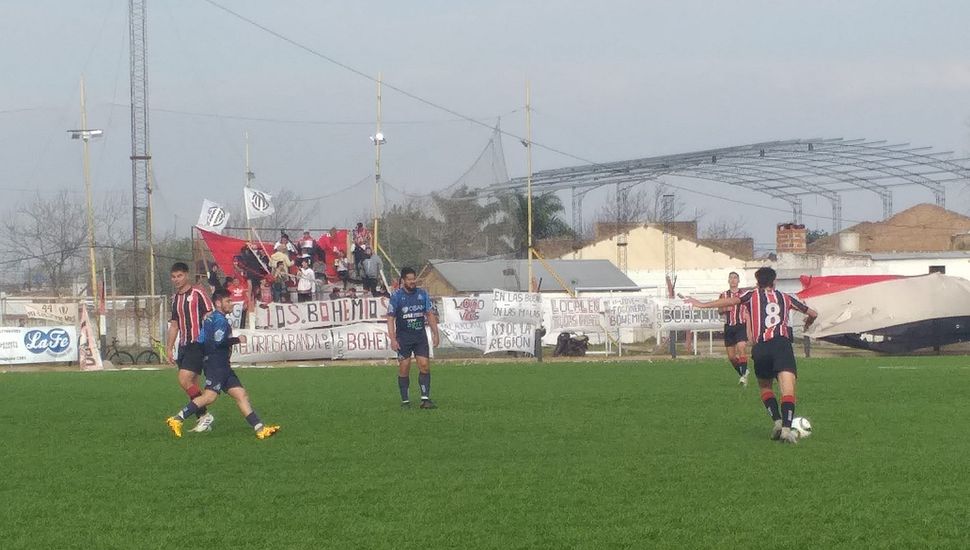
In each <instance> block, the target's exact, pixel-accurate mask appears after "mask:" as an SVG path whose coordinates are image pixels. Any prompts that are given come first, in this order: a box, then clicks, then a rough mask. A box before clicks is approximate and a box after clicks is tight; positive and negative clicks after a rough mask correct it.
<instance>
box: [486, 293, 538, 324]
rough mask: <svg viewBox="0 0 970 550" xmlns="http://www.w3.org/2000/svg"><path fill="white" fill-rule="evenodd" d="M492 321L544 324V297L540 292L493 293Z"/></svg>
mask: <svg viewBox="0 0 970 550" xmlns="http://www.w3.org/2000/svg"><path fill="white" fill-rule="evenodd" d="M492 319H494V320H497V321H506V322H519V323H531V324H535V325H538V324H539V323H541V322H542V296H541V295H540V294H539V293H538V292H512V291H510V290H498V289H495V290H493V291H492Z"/></svg>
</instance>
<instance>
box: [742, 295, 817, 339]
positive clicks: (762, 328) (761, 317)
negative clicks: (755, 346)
mask: <svg viewBox="0 0 970 550" xmlns="http://www.w3.org/2000/svg"><path fill="white" fill-rule="evenodd" d="M738 298H739V299H740V300H741V304H742V305H745V306H747V308H748V314H749V315H748V319H749V321H748V323H749V324H750V327H751V336H752V337H753V338H754V343H760V342H767V341H768V340H771V339H772V338H775V337H776V336H784V337H785V338H787V339H788V340H791V339H792V331H791V327H790V326H788V321H789V317H790V315H789V314H790V312H791V310H792V309H797V310H798V311H800V312H802V313H805V312H806V311H808V306H806V305H805V303H804V302H802V301H801V300H799V299H798V298H795V297H794V296H792V295H790V294H786V293H784V292H781V291H778V290H775V289H773V288H756V289H754V290H749V291H747V292H745V293H744V294H742V295H741V296H739V297H738Z"/></svg>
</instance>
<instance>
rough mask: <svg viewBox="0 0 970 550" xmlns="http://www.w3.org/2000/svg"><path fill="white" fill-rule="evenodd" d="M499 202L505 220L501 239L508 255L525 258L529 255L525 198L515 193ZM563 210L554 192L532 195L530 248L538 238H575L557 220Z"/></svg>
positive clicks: (564, 223)
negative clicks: (506, 247)
mask: <svg viewBox="0 0 970 550" xmlns="http://www.w3.org/2000/svg"><path fill="white" fill-rule="evenodd" d="M501 203H502V212H503V214H504V216H505V217H506V220H507V223H506V232H505V235H504V236H503V239H504V241H505V243H506V245H507V246H508V247H509V250H510V251H511V252H513V253H514V254H515V255H516V256H518V257H520V258H525V257H527V256H528V252H529V231H528V228H529V210H528V197H527V196H526V195H525V194H523V193H515V194H513V195H507V196H505V197H503V198H502V199H501ZM564 211H565V208H564V207H563V204H562V200H561V199H560V198H559V196H558V195H556V194H554V193H548V194H545V195H533V196H532V243H533V245H535V243H536V241H538V240H540V239H551V238H556V237H571V238H576V233H575V232H574V231H573V230H572V228H571V227H569V224H567V223H566V222H565V221H563V219H562V218H561V217H560V215H561V214H562V213H563V212H564Z"/></svg>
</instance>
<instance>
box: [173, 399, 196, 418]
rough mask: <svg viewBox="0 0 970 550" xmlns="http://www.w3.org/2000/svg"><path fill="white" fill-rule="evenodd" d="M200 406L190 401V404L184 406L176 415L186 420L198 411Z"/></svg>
mask: <svg viewBox="0 0 970 550" xmlns="http://www.w3.org/2000/svg"><path fill="white" fill-rule="evenodd" d="M198 410H199V407H198V406H197V405H196V404H195V402H193V401H189V404H188V405H186V406H184V407H182V410H181V411H179V413H178V414H177V415H176V416H178V419H179V420H185V419H186V418H188V417H190V416H192V415H193V414H195V413H196V412H198Z"/></svg>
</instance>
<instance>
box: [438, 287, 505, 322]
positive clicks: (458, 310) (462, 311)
mask: <svg viewBox="0 0 970 550" xmlns="http://www.w3.org/2000/svg"><path fill="white" fill-rule="evenodd" d="M492 307H493V306H492V295H491V294H483V295H480V296H446V297H444V298H442V299H441V310H440V313H441V322H442V323H449V324H453V323H473V322H476V321H482V322H484V321H491V320H492ZM483 330H484V329H483Z"/></svg>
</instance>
